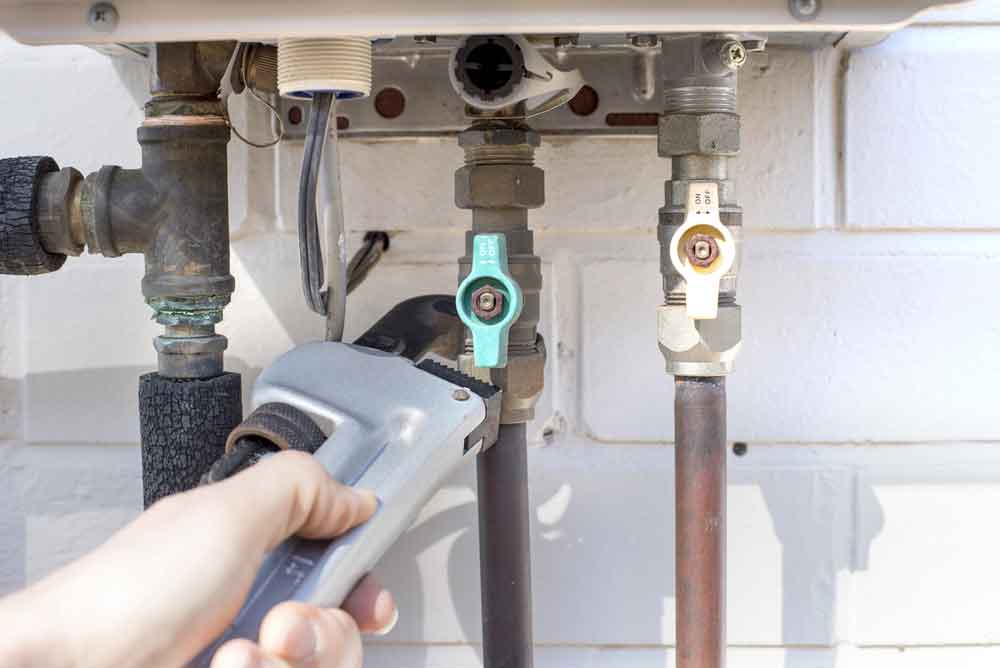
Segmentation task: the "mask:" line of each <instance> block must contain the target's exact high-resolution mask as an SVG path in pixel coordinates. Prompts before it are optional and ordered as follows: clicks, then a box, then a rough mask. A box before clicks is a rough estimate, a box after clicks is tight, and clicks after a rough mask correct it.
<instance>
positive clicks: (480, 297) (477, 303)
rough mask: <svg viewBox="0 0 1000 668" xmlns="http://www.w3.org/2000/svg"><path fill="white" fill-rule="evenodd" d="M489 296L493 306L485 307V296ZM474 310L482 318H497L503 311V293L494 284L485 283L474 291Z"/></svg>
mask: <svg viewBox="0 0 1000 668" xmlns="http://www.w3.org/2000/svg"><path fill="white" fill-rule="evenodd" d="M486 297H489V298H490V301H491V304H492V305H491V306H489V307H488V308H487V307H484V306H483V304H482V302H483V301H484V298H486ZM472 312H473V313H475V314H476V316H478V317H479V318H480V319H481V320H485V321H489V320H494V319H496V318H497V317H498V316H499V315H500V314H501V313H503V293H502V292H500V291H499V290H497V289H496V288H495V287H493V286H492V285H484V286H482V287H481V288H479V289H478V290H476V291H474V292H473V293H472Z"/></svg>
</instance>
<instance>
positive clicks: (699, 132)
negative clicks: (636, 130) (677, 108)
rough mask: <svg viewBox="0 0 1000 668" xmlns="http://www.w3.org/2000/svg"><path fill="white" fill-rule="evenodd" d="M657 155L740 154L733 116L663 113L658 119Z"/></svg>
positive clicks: (738, 120) (738, 135) (738, 130)
mask: <svg viewBox="0 0 1000 668" xmlns="http://www.w3.org/2000/svg"><path fill="white" fill-rule="evenodd" d="M657 148H658V149H659V153H660V156H662V157H665V158H666V157H671V156H675V155H691V154H693V153H697V154H702V155H736V154H737V153H739V152H740V117H739V116H738V115H737V114H667V115H665V116H661V117H660V127H659V133H658V141H657Z"/></svg>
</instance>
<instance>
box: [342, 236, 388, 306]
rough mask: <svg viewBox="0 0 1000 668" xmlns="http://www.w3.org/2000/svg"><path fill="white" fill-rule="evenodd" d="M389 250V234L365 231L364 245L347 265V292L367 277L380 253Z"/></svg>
mask: <svg viewBox="0 0 1000 668" xmlns="http://www.w3.org/2000/svg"><path fill="white" fill-rule="evenodd" d="M387 250H389V235H388V234H387V233H385V232H380V231H376V232H365V238H364V245H363V246H362V247H361V248H359V249H358V252H357V253H355V254H354V257H353V258H351V262H350V264H349V265H348V266H347V294H351V293H352V292H354V290H355V289H356V288H357V287H358V286H359V285H361V283H363V282H364V280H365V279H366V278H368V272H370V271H371V270H372V269H373V268H374V267H375V265H376V264H378V262H379V260H381V259H382V254H383V253H385V252H386V251H387Z"/></svg>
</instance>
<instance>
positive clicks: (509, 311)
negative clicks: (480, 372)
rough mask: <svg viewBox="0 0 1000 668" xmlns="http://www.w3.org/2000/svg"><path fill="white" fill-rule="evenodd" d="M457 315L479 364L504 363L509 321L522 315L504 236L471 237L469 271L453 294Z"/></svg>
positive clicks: (491, 365)
mask: <svg viewBox="0 0 1000 668" xmlns="http://www.w3.org/2000/svg"><path fill="white" fill-rule="evenodd" d="M455 304H456V307H457V309H458V315H459V317H460V318H461V319H462V322H464V323H465V326H466V327H468V328H469V331H470V332H471V333H472V351H473V357H474V360H475V365H476V366H477V367H479V368H497V367H503V366H507V340H508V335H509V334H510V328H511V325H513V324H514V322H515V321H516V320H517V319H518V317H519V316H520V315H521V306H522V304H523V299H522V296H521V288H520V286H519V285H518V284H517V281H515V280H514V279H513V277H511V274H510V267H509V265H508V262H507V237H506V236H504V235H503V234H477V235H476V237H475V239H473V241H472V271H470V272H469V275H468V276H466V277H465V280H464V281H462V284H461V285H459V286H458V294H456V295H455Z"/></svg>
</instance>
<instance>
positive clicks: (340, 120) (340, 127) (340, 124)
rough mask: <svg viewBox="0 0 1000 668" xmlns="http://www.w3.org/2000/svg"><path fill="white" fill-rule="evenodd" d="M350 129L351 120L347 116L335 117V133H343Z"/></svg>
mask: <svg viewBox="0 0 1000 668" xmlns="http://www.w3.org/2000/svg"><path fill="white" fill-rule="evenodd" d="M350 127H351V119H349V118H348V117H347V116H337V131H338V132H343V131H344V130H347V129H348V128H350Z"/></svg>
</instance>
